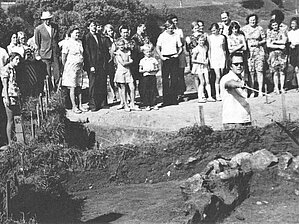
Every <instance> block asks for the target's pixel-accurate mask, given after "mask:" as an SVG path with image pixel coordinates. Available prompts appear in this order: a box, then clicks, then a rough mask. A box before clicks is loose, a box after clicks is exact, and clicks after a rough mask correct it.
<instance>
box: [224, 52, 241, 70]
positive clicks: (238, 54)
mask: <svg viewBox="0 0 299 224" xmlns="http://www.w3.org/2000/svg"><path fill="white" fill-rule="evenodd" d="M233 57H241V58H242V59H243V62H244V55H243V54H242V53H241V52H234V53H232V54H231V55H230V56H229V57H228V60H227V63H228V66H229V67H231V66H232V62H233Z"/></svg>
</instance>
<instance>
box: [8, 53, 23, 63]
mask: <svg viewBox="0 0 299 224" xmlns="http://www.w3.org/2000/svg"><path fill="white" fill-rule="evenodd" d="M17 56H18V57H19V58H20V59H21V58H22V56H21V55H20V54H19V53H17V52H11V53H10V54H9V57H8V58H7V60H6V63H5V65H7V64H8V63H10V62H11V61H12V60H13V59H14V58H15V57H17Z"/></svg>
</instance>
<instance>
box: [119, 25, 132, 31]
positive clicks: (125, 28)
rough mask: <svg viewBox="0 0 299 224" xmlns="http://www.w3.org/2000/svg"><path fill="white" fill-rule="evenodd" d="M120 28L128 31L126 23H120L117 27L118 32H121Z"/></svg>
mask: <svg viewBox="0 0 299 224" xmlns="http://www.w3.org/2000/svg"><path fill="white" fill-rule="evenodd" d="M121 30H128V31H130V27H129V26H128V25H126V24H124V25H120V27H119V28H118V32H119V33H121Z"/></svg>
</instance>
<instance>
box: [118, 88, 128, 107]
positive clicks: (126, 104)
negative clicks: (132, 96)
mask: <svg viewBox="0 0 299 224" xmlns="http://www.w3.org/2000/svg"><path fill="white" fill-rule="evenodd" d="M119 85H120V96H121V97H120V98H121V99H122V100H123V105H124V107H125V110H129V111H130V108H129V106H128V103H127V102H128V101H127V93H126V84H125V83H120V84H119Z"/></svg>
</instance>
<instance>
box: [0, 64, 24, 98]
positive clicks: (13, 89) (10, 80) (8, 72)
mask: <svg viewBox="0 0 299 224" xmlns="http://www.w3.org/2000/svg"><path fill="white" fill-rule="evenodd" d="M0 76H1V81H2V82H3V80H4V79H5V78H7V91H8V96H9V97H17V96H19V94H20V89H19V87H18V85H17V76H16V70H15V69H14V68H12V67H11V66H10V64H7V65H6V66H4V67H3V68H2V69H1V73H0ZM4 96H6V93H5V92H4V88H3V90H2V97H4Z"/></svg>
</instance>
